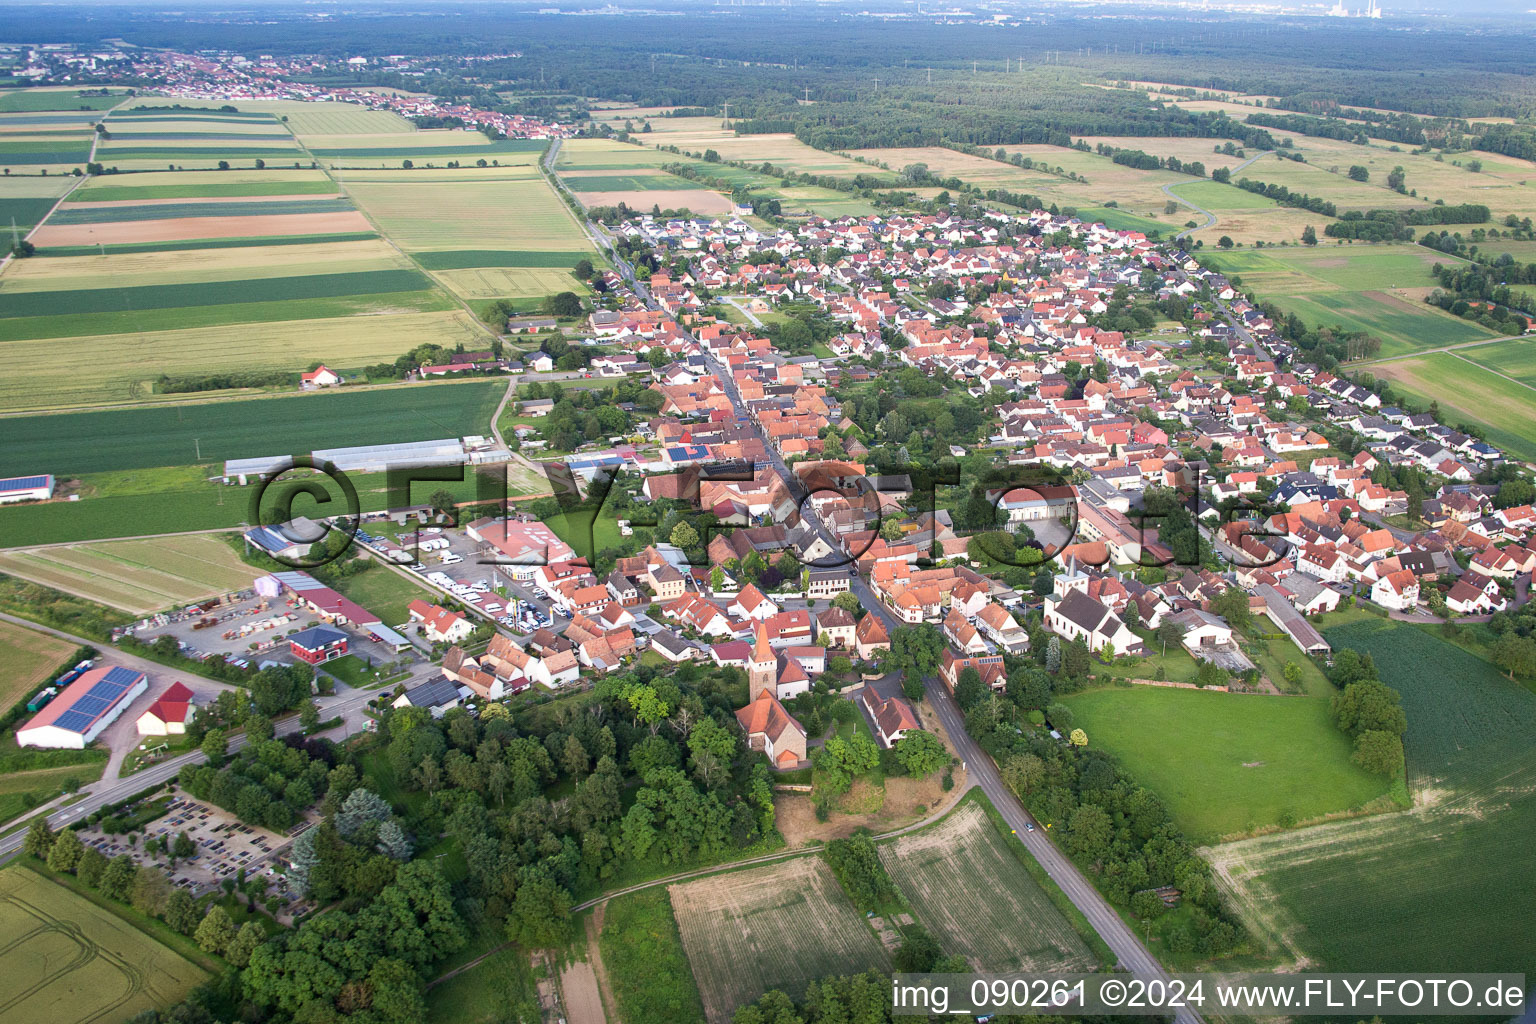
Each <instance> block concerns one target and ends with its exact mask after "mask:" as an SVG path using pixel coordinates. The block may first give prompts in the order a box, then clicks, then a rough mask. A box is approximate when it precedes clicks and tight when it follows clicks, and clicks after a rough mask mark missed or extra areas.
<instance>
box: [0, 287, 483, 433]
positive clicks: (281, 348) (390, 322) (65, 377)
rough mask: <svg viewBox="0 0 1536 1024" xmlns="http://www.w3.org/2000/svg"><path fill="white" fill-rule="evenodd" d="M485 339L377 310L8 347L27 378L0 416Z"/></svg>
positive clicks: (5, 386) (463, 318)
mask: <svg viewBox="0 0 1536 1024" xmlns="http://www.w3.org/2000/svg"><path fill="white" fill-rule="evenodd" d="M410 294H413V295H414V294H419V293H410ZM277 305H279V306H281V305H282V304H281V303H279V304H277ZM487 340H488V338H487V335H486V333H485V330H484V328H483V327H482V326H481V325H480V324H479V323H478V322H477V321H475V320H474V319H473V318H472V317H470V315H469V314H468V313H466V312H463V311H449V312H411V311H401V310H399V309H391V308H388V307H387V306H375V307H374V309H373V310H372V312H371V313H369V314H368V315H359V316H334V317H331V318H328V319H316V320H304V319H295V320H289V321H286V322H275V323H241V324H233V325H229V326H213V327H205V328H197V329H188V328H183V329H180V330H146V331H144V332H142V333H140V332H135V333H132V334H111V335H96V336H94V337H89V338H79V339H74V338H71V339H66V340H63V341H60V340H57V339H34V340H30V341H12V342H5V343H4V346H3V348H0V351H3V352H4V353H5V354H6V355H7V356H8V357H9V358H11V359H12V360H16V361H18V362H17V365H24V366H27V367H28V373H27V374H26V375H11V376H9V377H7V378H6V379H5V380H3V381H0V411H20V410H31V409H51V408H65V407H68V406H79V405H116V404H125V403H133V402H138V401H142V400H143V399H144V398H146V397H148V396H149V395H150V394H151V392H152V390H153V385H154V382H155V380H156V379H157V378H158V377H159V376H160V375H161V374H167V373H176V374H186V375H197V374H202V373H216V372H222V371H226V370H267V369H270V370H291V371H297V370H301V369H304V368H305V367H307V366H308V365H309V364H310V363H311V362H314V361H316V360H318V361H322V362H324V363H326V364H327V365H329V366H332V367H335V368H336V369H338V370H344V369H357V368H360V367H363V366H366V365H368V364H371V363H377V362H381V361H392V360H393V359H394V358H395V357H396V356H399V355H400V354H401V353H403V352H407V351H409V350H410V349H412V348H415V347H416V346H417V345H423V344H428V343H433V344H438V345H441V346H443V347H444V348H448V349H452V348H453V347H454V346H456V345H458V344H460V343H462V344H464V345H465V346H466V347H467V348H478V347H480V346H482V345H484V344H485V343H486V341H487ZM258 436H259V435H258Z"/></svg>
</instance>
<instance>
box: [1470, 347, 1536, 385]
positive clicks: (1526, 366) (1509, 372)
mask: <svg viewBox="0 0 1536 1024" xmlns="http://www.w3.org/2000/svg"><path fill="white" fill-rule="evenodd" d="M1461 354H1462V356H1463V357H1464V358H1466V359H1470V360H1472V361H1473V362H1474V363H1476V364H1477V365H1479V366H1486V367H1487V368H1488V369H1490V370H1497V371H1498V372H1499V373H1502V374H1504V376H1506V377H1513V378H1515V379H1516V380H1518V381H1520V382H1522V383H1525V384H1529V385H1531V386H1532V387H1536V338H1512V339H1510V340H1509V341H1496V342H1494V343H1493V344H1492V345H1478V346H1477V347H1475V348H1469V349H1467V350H1466V351H1465V352H1463V353H1461ZM1531 397H1532V398H1533V399H1536V395H1532V396H1531Z"/></svg>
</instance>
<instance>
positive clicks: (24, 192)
mask: <svg viewBox="0 0 1536 1024" xmlns="http://www.w3.org/2000/svg"><path fill="white" fill-rule="evenodd" d="M73 184H74V182H72V181H70V180H69V179H67V178H33V177H26V178H22V177H0V227H4V228H7V229H9V227H10V226H11V224H12V223H14V224H15V225H16V227H17V228H18V229H20V230H21V231H23V232H25V231H29V230H31V228H32V227H33V226H34V225H36V224H38V223H40V222H41V221H42V219H43V218H44V217H45V216H47V215H48V211H49V210H51V209H53V206H54V204H55V203H57V202H58V201H59V197H60V196H62V195H63V194H64V193H65V192H68V191H69V188H70V186H71V185H73Z"/></svg>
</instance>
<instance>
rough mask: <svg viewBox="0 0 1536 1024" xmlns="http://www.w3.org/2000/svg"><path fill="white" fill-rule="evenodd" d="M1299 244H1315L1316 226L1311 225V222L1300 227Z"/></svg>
mask: <svg viewBox="0 0 1536 1024" xmlns="http://www.w3.org/2000/svg"><path fill="white" fill-rule="evenodd" d="M1301 244H1302V245H1316V244H1317V228H1315V227H1313V226H1312V225H1311V224H1308V225H1307V226H1306V227H1304V228H1302V229H1301Z"/></svg>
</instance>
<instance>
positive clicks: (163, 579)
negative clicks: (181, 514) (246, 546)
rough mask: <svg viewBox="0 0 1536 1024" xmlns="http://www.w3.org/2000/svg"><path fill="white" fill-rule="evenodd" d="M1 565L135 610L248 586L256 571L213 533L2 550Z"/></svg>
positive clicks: (153, 609) (68, 590) (172, 605)
mask: <svg viewBox="0 0 1536 1024" xmlns="http://www.w3.org/2000/svg"><path fill="white" fill-rule="evenodd" d="M0 571H3V572H6V573H9V574H10V575H12V576H16V577H19V578H21V579H28V580H33V581H34V582H37V583H41V584H43V585H44V586H46V587H51V588H53V589H54V590H59V591H63V592H65V593H70V594H77V595H80V596H82V597H85V598H88V599H90V600H93V601H97V602H100V603H102V604H105V605H109V606H111V607H113V608H121V609H123V610H124V611H128V612H132V613H133V614H135V615H148V614H151V613H153V612H158V611H163V610H165V609H167V608H175V607H181V606H183V605H187V604H191V603H192V602H193V601H200V600H203V599H205V598H209V597H217V596H219V595H221V594H226V593H228V592H229V591H231V590H238V589H240V588H241V587H248V586H250V584H251V579H252V577H253V575H254V573H253V572H252V570H251V568H250V566H248V565H246V564H245V563H244V562H242V561H240V559H239V558H238V557H236V555H235V552H234V551H233V550H232V549H231V548H230V546H229V545H228V544H226V543H225V542H224V539H223V538H221V537H218V536H215V535H212V534H185V535H182V536H176V537H156V538H153V539H149V540H120V541H110V542H107V543H100V544H68V545H55V546H51V547H45V548H35V549H32V550H7V551H0Z"/></svg>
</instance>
